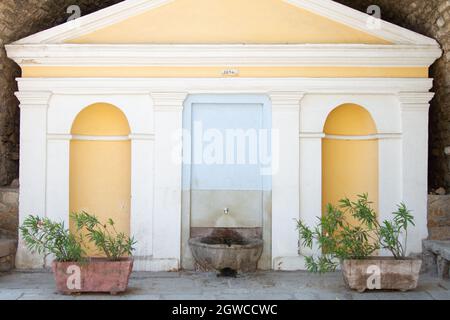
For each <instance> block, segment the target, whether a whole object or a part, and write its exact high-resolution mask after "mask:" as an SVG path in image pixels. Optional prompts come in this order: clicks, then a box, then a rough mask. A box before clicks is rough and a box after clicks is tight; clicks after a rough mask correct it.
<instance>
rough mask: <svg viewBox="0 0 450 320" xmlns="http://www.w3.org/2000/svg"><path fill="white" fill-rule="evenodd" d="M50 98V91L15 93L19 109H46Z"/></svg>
mask: <svg viewBox="0 0 450 320" xmlns="http://www.w3.org/2000/svg"><path fill="white" fill-rule="evenodd" d="M51 96H52V92H51V90H38V91H35V90H32V91H24V92H16V97H17V99H19V101H20V107H21V108H47V107H48V102H49V101H50V98H51Z"/></svg>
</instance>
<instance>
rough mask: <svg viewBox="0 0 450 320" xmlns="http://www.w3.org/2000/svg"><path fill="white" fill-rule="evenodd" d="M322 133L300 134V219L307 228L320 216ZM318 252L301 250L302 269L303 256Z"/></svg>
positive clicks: (306, 249)
mask: <svg viewBox="0 0 450 320" xmlns="http://www.w3.org/2000/svg"><path fill="white" fill-rule="evenodd" d="M324 137H325V134H324V133H312V132H310V133H306V132H302V133H301V134H300V219H301V220H302V221H303V222H304V223H305V224H306V225H307V226H310V227H312V226H315V225H317V222H318V219H317V218H318V217H321V216H322V139H323V138H324ZM319 253H320V251H319V249H318V248H317V247H316V246H313V248H312V250H311V249H309V248H303V247H302V248H301V250H300V256H301V259H302V262H301V263H302V269H306V267H305V265H304V256H305V255H316V254H319Z"/></svg>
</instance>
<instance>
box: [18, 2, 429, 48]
mask: <svg viewBox="0 0 450 320" xmlns="http://www.w3.org/2000/svg"><path fill="white" fill-rule="evenodd" d="M172 1H174V0H126V1H123V2H120V3H118V4H116V5H113V6H110V7H108V8H105V9H102V10H99V11H97V12H94V13H92V14H89V15H86V16H84V17H81V18H79V19H77V20H73V21H70V22H67V23H64V24H62V25H59V26H56V27H54V28H51V29H49V30H45V31H42V32H39V33H37V34H34V35H32V36H29V37H26V38H24V39H21V40H19V41H17V42H16V44H39V43H64V42H65V41H68V40H71V39H74V38H77V37H80V36H82V35H84V34H88V33H91V32H93V31H96V30H99V29H102V28H106V27H108V26H110V25H113V24H116V23H118V22H120V21H123V20H126V19H128V18H131V17H133V16H136V15H139V14H141V13H144V12H146V11H148V10H151V9H154V8H158V7H160V6H162V5H165V4H168V3H170V2H172ZM284 1H285V2H287V3H290V4H292V5H293V6H296V7H299V8H302V9H305V10H308V11H310V12H313V13H315V14H317V15H320V16H323V17H326V18H328V19H331V20H334V21H336V22H339V23H342V24H344V25H347V26H349V27H351V28H354V29H357V30H360V31H363V32H366V33H368V34H372V35H373V36H376V37H379V38H382V39H385V40H387V41H390V42H392V43H396V44H425V45H437V42H436V41H435V40H434V39H431V38H428V37H425V36H423V35H420V34H418V33H416V32H413V31H410V30H407V29H404V28H401V27H399V26H396V25H393V24H390V23H388V22H385V21H380V28H378V29H371V28H369V27H368V24H367V21H368V19H369V17H370V16H369V15H367V14H364V13H362V12H359V11H357V10H354V9H352V8H349V7H347V6H344V5H341V4H339V3H336V2H334V1H331V0H284ZM255 10H258V8H255ZM168 19H170V17H168Z"/></svg>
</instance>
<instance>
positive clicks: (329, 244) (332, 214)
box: [297, 194, 414, 273]
mask: <svg viewBox="0 0 450 320" xmlns="http://www.w3.org/2000/svg"><path fill="white" fill-rule="evenodd" d="M372 204H373V203H372V202H370V201H369V196H368V194H362V195H358V196H357V200H356V201H354V202H353V201H350V200H349V199H348V198H344V199H342V200H340V201H339V207H335V206H333V205H331V204H329V205H328V206H327V210H326V213H325V214H324V215H323V216H322V217H321V218H319V223H318V225H317V226H315V227H314V228H311V227H309V226H307V225H306V224H304V223H303V222H302V221H300V220H298V221H297V230H298V232H299V236H300V243H301V245H302V246H303V247H307V248H310V249H312V248H313V247H314V244H317V248H318V249H319V250H320V251H321V252H322V254H321V255H320V256H318V257H314V256H313V255H312V256H307V257H305V260H306V267H307V269H308V270H309V271H311V272H316V273H324V272H330V271H335V270H336V268H337V267H338V266H339V263H340V261H341V260H344V259H366V258H368V257H369V256H371V255H373V254H374V252H375V251H377V250H379V249H381V248H382V249H386V250H388V251H390V252H391V253H392V255H393V256H394V257H395V258H396V259H403V258H405V256H406V251H407V250H406V244H407V235H408V228H409V226H410V225H414V217H413V216H412V215H411V212H410V211H409V210H408V209H407V208H406V205H405V204H403V203H402V204H400V205H399V206H398V210H397V211H396V212H394V213H393V215H394V219H393V221H384V222H383V223H382V224H380V223H379V222H378V219H377V214H376V212H375V211H374V210H373V209H372ZM350 217H351V218H352V220H353V221H350ZM402 236H404V242H402V241H401V238H402Z"/></svg>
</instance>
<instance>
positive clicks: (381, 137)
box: [324, 133, 402, 141]
mask: <svg viewBox="0 0 450 320" xmlns="http://www.w3.org/2000/svg"><path fill="white" fill-rule="evenodd" d="M401 138H402V134H401V133H379V134H369V135H361V136H348V135H333V134H326V135H325V136H324V139H328V140H345V141H367V140H386V139H401Z"/></svg>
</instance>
